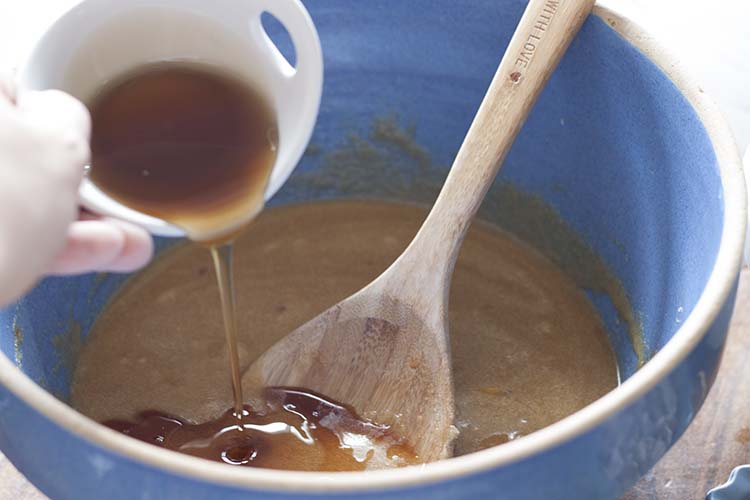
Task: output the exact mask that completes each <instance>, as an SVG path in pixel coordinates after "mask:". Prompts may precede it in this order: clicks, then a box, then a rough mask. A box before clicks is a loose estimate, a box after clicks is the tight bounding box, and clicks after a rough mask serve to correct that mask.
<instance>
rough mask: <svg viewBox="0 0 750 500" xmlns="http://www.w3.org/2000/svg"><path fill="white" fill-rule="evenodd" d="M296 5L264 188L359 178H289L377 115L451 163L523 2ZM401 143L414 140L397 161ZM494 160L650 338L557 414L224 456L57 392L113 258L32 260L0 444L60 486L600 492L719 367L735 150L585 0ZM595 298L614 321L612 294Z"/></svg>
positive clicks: (732, 281) (730, 285)
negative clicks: (315, 466) (567, 231)
mask: <svg viewBox="0 0 750 500" xmlns="http://www.w3.org/2000/svg"><path fill="white" fill-rule="evenodd" d="M307 6H308V8H309V10H310V13H311V15H312V17H313V19H314V20H315V22H316V24H317V27H318V29H319V32H320V35H321V39H322V43H323V49H324V53H325V58H326V59H325V63H326V83H325V91H324V96H323V101H322V108H321V113H320V120H319V123H318V126H317V129H316V132H315V136H314V138H313V144H314V145H315V148H311V151H310V152H309V154H308V155H307V156H306V157H305V159H304V160H303V162H302V164H301V166H300V167H299V168H298V170H297V172H296V173H295V175H294V176H293V179H292V180H291V181H290V184H288V185H287V187H286V188H285V189H283V190H282V191H281V192H280V193H279V194H278V195H277V196H276V197H275V198H274V200H273V203H275V204H284V203H290V202H298V201H306V200H310V199H315V198H321V197H328V198H335V197H343V196H350V195H362V194H367V190H366V189H365V190H364V192H362V191H360V192H354V191H351V190H349V188H347V187H346V186H356V185H357V183H356V182H354V183H348V184H347V183H344V184H343V185H342V186H340V187H339V188H331V189H322V190H321V189H305V188H304V187H305V182H304V181H305V179H309V178H313V177H314V173H315V171H316V169H320V168H324V165H323V164H324V163H325V161H324V160H323V159H322V158H325V157H326V152H330V151H334V150H337V149H340V148H341V147H342V145H344V144H345V143H346V141H347V136H349V135H351V134H352V133H358V134H359V135H360V136H364V137H366V136H367V134H368V133H369V130H370V126H371V123H372V121H373V119H376V118H378V117H382V116H384V115H393V116H395V117H396V120H397V121H400V122H401V123H402V124H413V125H414V127H415V129H414V130H415V134H416V136H415V140H416V142H418V143H420V144H422V145H423V146H424V147H425V148H426V150H427V151H428V152H429V155H430V157H431V163H432V164H433V165H450V163H451V160H452V156H453V155H454V154H455V151H456V150H457V148H458V146H459V144H460V143H461V140H462V138H463V136H464V134H465V132H466V130H467V129H468V126H469V123H470V121H471V119H472V116H473V114H474V112H475V110H476V109H477V106H478V104H479V102H480V100H481V99H482V96H483V94H484V92H485V89H486V87H487V85H488V84H489V82H490V79H491V77H492V75H493V73H494V70H495V68H496V65H497V64H498V62H499V59H500V56H501V55H502V53H503V50H504V47H505V45H506V44H507V42H508V40H509V38H510V35H511V33H512V31H513V28H514V25H515V24H516V22H517V21H518V19H519V18H520V16H521V13H522V11H523V8H524V2H523V1H521V0H474V1H472V2H463V1H455V0H410V1H408V2H404V1H399V0H368V1H367V2H357V3H356V5H355V4H354V3H353V2H351V1H349V0H325V1H323V0H318V1H312V0H311V1H309V2H308V5H307ZM269 29H270V30H271V31H274V30H275V28H274V27H273V26H270V28H269ZM282 45H283V42H282ZM498 119H502V117H498ZM365 149H366V148H365ZM363 151H364V150H363ZM411 153H412V155H413V156H417V157H419V156H420V155H422V153H421V152H419V151H414V150H412V151H411ZM362 154H366V151H364V152H362ZM410 164H411V165H417V166H418V165H419V164H420V162H419V161H417V162H411V163H408V162H404V163H403V165H410ZM341 165H342V166H341V167H340V168H342V169H345V166H343V165H344V163H342V164H341ZM399 165H401V164H399ZM391 167H392V166H391ZM373 168H377V167H373ZM399 168H400V167H399ZM415 168H416V167H415ZM445 168H446V169H447V167H445ZM389 172H390V174H389V176H390V177H392V180H390V182H392V183H393V185H398V184H399V183H403V182H406V180H405V179H411V181H415V180H416V182H417V183H419V182H420V177H419V175H420V171H419V170H415V169H413V168H409V167H407V166H404V167H403V168H401V171H399V172H397V175H392V174H393V172H392V169H391V171H389ZM343 173H345V172H343ZM371 173H372V172H370V174H371ZM306 176H307V177H306ZM310 176H312V177H310ZM294 177H296V178H297V180H296V181H295V179H294ZM376 177H377V175H376ZM500 177H501V180H500V181H499V182H498V184H497V186H496V188H493V189H496V190H499V189H502V186H503V185H504V184H503V183H505V184H510V185H512V186H514V187H515V188H516V189H518V190H520V191H523V192H525V193H528V194H530V195H534V196H537V197H541V198H542V199H543V200H544V201H545V202H546V203H547V204H548V205H549V206H551V207H552V208H554V209H555V210H556V211H557V212H558V213H559V215H560V216H561V217H562V219H564V220H565V221H566V222H567V224H569V225H570V226H571V227H572V228H573V229H575V231H577V232H578V233H579V234H580V235H581V236H582V237H583V238H584V239H585V240H586V242H587V243H588V244H589V245H590V246H591V247H592V248H593V249H594V250H595V251H596V252H597V253H598V254H599V255H600V256H601V257H602V259H603V260H604V261H605V262H606V263H607V265H608V266H609V267H610V269H611V270H612V271H613V273H614V274H615V275H616V276H617V277H618V278H619V279H620V280H621V282H622V284H623V286H624V289H625V292H626V293H627V296H628V298H629V300H630V302H631V304H632V306H633V308H634V310H635V311H636V313H637V316H638V318H639V319H640V322H641V323H642V328H643V334H644V341H645V344H646V347H647V350H648V352H649V353H651V354H652V359H651V360H650V361H649V362H648V363H647V364H646V366H645V367H643V368H642V369H640V370H639V371H637V372H634V373H633V370H632V352H631V354H630V356H628V354H627V352H626V351H627V349H628V348H627V347H626V344H627V342H619V343H618V342H614V344H615V347H616V349H617V351H618V353H617V354H618V358H619V359H620V361H621V369H622V373H623V377H624V378H625V380H624V383H623V384H622V385H621V386H620V387H619V388H617V389H616V390H614V391H612V392H611V393H609V394H607V395H606V396H604V397H603V398H601V399H600V400H598V401H596V402H594V403H593V404H591V405H589V406H588V407H586V408H584V409H583V410H581V411H579V412H577V413H575V414H574V415H571V416H570V417H568V418H565V419H564V420H562V421H560V422H558V423H555V424H554V425H551V426H550V427H547V428H545V429H543V430H541V431H538V432H536V433H533V434H531V435H529V436H526V437H523V438H521V439H519V440H517V441H514V442H511V443H509V444H506V445H502V446H499V447H496V448H491V449H488V450H485V451H482V452H479V453H475V454H471V455H467V456H463V457H458V458H454V459H450V460H446V461H443V462H440V463H434V464H429V465H427V466H424V467H414V468H407V469H402V470H390V471H377V472H368V473H339V474H324V473H296V472H283V471H266V470H239V469H237V468H232V467H227V466H223V465H220V464H214V463H209V462H205V461H201V460H199V459H196V458H191V457H187V456H182V455H177V454H174V453H172V452H169V451H165V450H161V449H157V448H155V447H152V446H148V445H146V444H143V443H140V442H137V441H135V440H131V439H129V438H127V437H125V436H122V435H119V434H117V433H115V432H113V431H110V430H108V429H105V428H103V427H101V426H99V425H97V424H95V423H94V422H92V421H90V420H89V419H87V418H85V417H83V416H82V415H80V414H78V413H76V412H75V411H73V410H72V409H71V408H70V407H68V406H67V405H66V404H65V403H64V400H65V397H66V396H67V394H68V391H69V383H70V376H71V367H72V366H71V359H73V358H74V356H70V355H66V354H65V351H66V346H68V347H70V348H71V349H67V350H68V351H71V350H72V349H73V348H74V347H75V346H76V344H77V343H79V342H80V340H81V339H84V340H85V337H86V335H87V332H88V330H89V328H90V326H91V324H92V322H93V320H94V319H95V318H96V316H97V313H98V312H99V311H100V310H101V308H102V307H103V306H104V304H105V303H106V301H107V299H108V298H109V297H110V296H111V295H112V294H113V293H114V292H115V291H116V290H117V288H118V287H119V286H120V285H121V284H122V281H123V279H124V278H123V277H118V276H107V277H101V276H99V277H97V276H83V277H78V278H70V279H49V280H45V281H44V282H43V283H41V284H40V285H39V286H38V287H37V288H36V289H34V290H33V291H32V292H31V293H30V294H29V295H28V296H27V297H26V298H24V299H23V300H21V301H20V302H18V303H17V304H15V305H13V306H12V307H9V308H7V309H5V310H3V311H0V349H1V350H2V353H3V354H4V356H1V355H0V448H2V451H3V452H4V453H5V454H6V455H7V456H8V457H9V459H10V460H11V461H12V462H13V463H14V464H15V465H16V466H17V467H18V469H20V470H21V472H23V473H24V474H25V475H26V476H27V477H28V478H29V479H30V480H31V481H32V482H33V483H34V484H36V485H37V486H38V487H39V488H40V489H41V490H42V491H43V492H45V493H47V494H48V495H49V496H51V497H52V498H55V499H74V500H84V499H92V500H99V499H102V498H107V499H112V500H115V499H123V500H132V499H134V498H141V499H170V498H180V499H187V498H191V499H209V498H222V499H245V500H247V499H257V498H275V499H302V498H320V497H321V496H325V497H333V498H350V499H355V498H356V499H363V498H388V499H406V498H409V499H421V498H423V499H476V498H498V499H512V500H539V499H558V500H561V499H575V500H580V499H614V498H617V497H618V496H619V495H621V494H622V493H623V492H624V491H625V490H626V489H627V488H628V487H629V486H630V485H632V484H633V483H634V482H635V481H636V480H637V479H638V478H639V477H640V476H641V475H642V474H644V473H645V472H646V471H647V470H648V469H649V468H650V467H651V466H652V465H653V464H654V463H655V462H656V461H657V460H658V459H659V458H660V457H661V456H662V455H663V454H664V453H665V452H666V451H667V450H668V449H669V447H670V446H671V445H672V444H673V443H674V442H675V441H676V440H677V439H678V438H679V437H680V435H681V434H682V433H683V431H684V430H685V428H686V427H687V426H688V424H689V423H690V421H691V420H692V419H693V417H694V415H695V413H696V412H697V411H698V409H699V408H700V406H701V403H702V402H703V400H704V398H705V396H706V393H707V391H708V390H709V388H710V387H711V384H712V382H713V379H714V376H715V374H716V370H717V365H718V363H719V358H720V357H721V352H722V347H723V345H724V340H725V335H726V331H727V324H728V322H729V317H730V314H731V310H732V306H733V302H734V293H735V286H736V280H737V276H738V272H739V264H740V255H741V248H742V242H743V238H744V228H745V220H746V217H745V190H744V181H743V178H742V171H741V168H740V162H739V159H738V155H737V154H736V151H735V150H734V145H733V143H732V140H731V138H730V136H729V134H728V133H727V130H726V128H725V126H724V124H723V122H722V121H721V119H720V118H719V117H718V116H717V114H716V112H715V111H714V108H713V107H712V105H711V104H710V103H709V102H708V101H707V99H706V98H705V97H704V96H703V95H702V91H701V90H700V88H698V87H697V86H696V85H695V84H693V83H691V82H690V81H689V80H688V79H686V78H685V77H684V76H683V74H682V72H681V70H680V68H679V65H678V64H677V63H676V62H675V61H674V60H673V59H671V58H670V57H669V56H668V55H665V54H664V53H662V52H661V51H660V50H659V49H658V47H656V46H655V45H654V44H653V43H652V40H651V38H650V37H649V36H648V35H647V34H645V33H643V32H642V31H641V30H640V29H639V28H638V27H637V26H634V25H632V24H631V23H629V22H628V21H627V20H626V19H623V18H622V17H620V16H618V15H616V14H614V13H612V12H609V11H606V10H604V9H601V8H598V9H597V11H596V12H595V15H593V16H591V17H590V18H589V19H588V20H587V21H586V23H585V25H584V26H583V29H582V31H581V33H580V34H579V35H578V37H577V38H576V40H575V41H574V42H573V44H572V46H571V48H570V50H569V52H568V53H567V54H566V56H565V57H564V59H563V61H562V63H561V65H560V67H559V68H558V70H557V71H556V73H555V74H554V76H553V77H552V79H551V81H550V83H549V86H548V87H547V89H546V90H545V91H544V93H543V94H542V96H541V99H540V100H539V103H538V104H537V106H536V108H535V109H534V111H533V112H532V114H531V116H530V118H529V120H528V122H527V124H526V126H525V127H524V129H523V131H522V132H521V134H520V137H519V138H518V141H517V143H516V144H515V146H514V147H513V150H512V151H511V153H510V155H509V157H508V159H507V161H506V163H505V166H504V168H503V170H502V171H501V175H500ZM360 180H361V182H360V183H359V185H360V187H361V185H362V184H364V185H365V187H366V186H367V183H368V182H369V181H368V179H367V178H362V179H360ZM295 186H296V187H295ZM352 189H354V188H352ZM490 215H491V214H490ZM490 218H491V217H490ZM596 303H597V306H598V307H599V308H600V312H601V313H602V316H603V318H604V320H605V321H606V322H607V323H608V324H609V325H610V326H611V328H612V329H613V331H615V332H616V331H618V327H617V318H616V315H615V314H614V313H613V312H612V311H613V309H612V307H611V306H608V305H607V301H605V300H597V302H596ZM620 329H621V328H620ZM18 332H22V333H23V339H21V338H20V335H18ZM63 332H66V333H65V334H64V335H62V337H61V336H60V334H61V333H63ZM56 335H57V337H55V336H56ZM55 339H57V340H56V341H55V342H53V340H55ZM628 359H630V360H631V361H628ZM19 368H20V369H19ZM53 394H54V396H53Z"/></svg>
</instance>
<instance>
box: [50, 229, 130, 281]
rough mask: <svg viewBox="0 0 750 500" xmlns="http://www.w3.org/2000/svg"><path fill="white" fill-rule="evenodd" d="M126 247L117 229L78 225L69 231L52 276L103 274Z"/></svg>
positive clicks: (123, 238)
mask: <svg viewBox="0 0 750 500" xmlns="http://www.w3.org/2000/svg"><path fill="white" fill-rule="evenodd" d="M124 247H125V236H124V235H123V233H122V230H120V228H118V227H115V226H112V225H111V224H107V223H105V222H102V221H77V222H74V223H73V224H71V225H70V227H69V228H68V234H67V241H66V244H65V249H64V250H63V251H62V253H61V254H60V255H58V256H57V259H56V260H55V262H54V263H53V264H52V269H51V270H50V273H51V274H81V273H87V272H91V271H101V270H104V269H105V268H106V267H107V265H109V263H110V262H112V261H113V260H115V259H116V258H117V257H118V256H119V255H120V253H122V250H123V248H124Z"/></svg>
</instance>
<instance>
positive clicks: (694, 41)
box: [0, 0, 750, 151]
mask: <svg viewBox="0 0 750 500" xmlns="http://www.w3.org/2000/svg"><path fill="white" fill-rule="evenodd" d="M74 3H75V0H16V1H12V0H0V33H2V41H3V43H0V70H1V69H5V68H8V67H9V66H12V65H14V63H15V62H16V61H17V60H18V58H19V54H22V53H24V50H25V48H26V47H28V46H29V45H30V44H31V43H32V42H33V41H34V40H35V39H36V38H37V37H38V34H39V32H40V31H41V30H43V29H44V27H45V26H47V25H48V24H50V23H51V22H52V21H53V20H54V19H55V18H57V17H58V16H59V15H60V13H62V12H64V11H65V10H67V9H68V8H69V7H70V6H71V5H73V4H74ZM599 3H600V4H601V5H604V6H607V7H610V8H612V9H615V10H618V11H620V12H623V13H625V14H627V15H628V16H629V17H631V18H633V19H635V20H636V21H637V22H639V23H640V24H641V25H643V26H644V27H645V28H646V29H647V30H648V31H649V32H651V33H652V34H654V35H655V36H656V38H657V39H658V40H659V41H660V42H661V43H662V44H663V45H664V46H665V47H666V48H668V49H670V50H671V51H672V52H673V53H675V54H677V55H678V56H679V58H680V59H681V60H682V62H683V63H684V64H685V65H686V66H687V67H688V68H689V70H690V71H691V72H692V73H693V75H695V76H696V77H697V79H698V81H699V83H700V84H701V85H702V87H703V88H704V90H706V91H707V92H708V94H709V95H710V96H712V97H713V98H714V100H716V101H717V102H718V103H719V106H720V107H721V109H722V110H723V112H724V115H725V116H726V117H727V119H728V121H729V122H730V125H731V127H732V130H733V131H734V134H735V137H736V139H737V144H738V146H739V148H740V151H745V149H746V148H747V147H748V146H749V145H750V98H749V97H748V95H747V94H748V92H749V91H750V29H748V20H750V1H749V0H599ZM470 5H471V1H470V0H469V1H466V6H467V8H470ZM7 40H12V41H13V43H10V44H9V43H7ZM499 56H500V54H498V57H499Z"/></svg>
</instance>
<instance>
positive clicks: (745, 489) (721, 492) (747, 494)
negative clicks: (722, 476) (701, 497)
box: [706, 465, 750, 500]
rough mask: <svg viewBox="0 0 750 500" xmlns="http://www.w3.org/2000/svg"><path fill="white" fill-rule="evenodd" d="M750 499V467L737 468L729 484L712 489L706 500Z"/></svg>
mask: <svg viewBox="0 0 750 500" xmlns="http://www.w3.org/2000/svg"><path fill="white" fill-rule="evenodd" d="M748 498H750V465H741V466H739V467H735V468H734V470H732V473H731V474H729V479H727V482H726V483H724V484H722V485H721V486H717V487H716V488H714V489H712V490H711V491H709V492H708V495H706V500H747V499H748Z"/></svg>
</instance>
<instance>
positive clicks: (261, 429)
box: [105, 388, 417, 471]
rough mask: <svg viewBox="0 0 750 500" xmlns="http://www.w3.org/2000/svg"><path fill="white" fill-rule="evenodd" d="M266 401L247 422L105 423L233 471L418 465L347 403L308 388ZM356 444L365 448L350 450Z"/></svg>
mask: <svg viewBox="0 0 750 500" xmlns="http://www.w3.org/2000/svg"><path fill="white" fill-rule="evenodd" d="M264 396H265V403H266V404H265V405H263V408H260V409H254V408H250V407H247V406H246V407H245V408H244V410H243V414H242V417H241V418H237V416H236V414H235V412H234V411H228V412H226V413H225V414H224V415H222V416H221V417H219V418H218V419H216V420H214V421H211V422H206V423H202V424H190V423H187V422H185V421H183V420H182V419H180V418H179V417H175V416H172V415H167V414H164V413H160V412H156V411H146V412H142V413H141V414H140V415H138V417H137V419H136V420H135V421H133V422H128V421H120V420H114V421H109V422H105V425H107V426H108V427H111V428H112V429H115V430H117V431H120V432H122V433H124V434H126V435H129V436H131V437H133V438H136V439H140V440H141V441H144V442H147V443H150V444H153V445H156V446H159V447H162V448H167V449H170V450H174V451H179V452H182V453H186V454H189V455H193V456H196V457H201V458H205V459H208V460H213V461H216V462H223V463H227V464H230V465H240V466H251V467H265V468H272V469H289V470H310V471H341V470H363V469H365V468H366V467H367V465H368V462H370V461H371V460H379V461H380V462H387V466H391V467H393V466H403V465H409V464H413V463H417V457H416V456H415V454H414V452H413V451H412V450H411V448H409V447H408V446H406V445H405V444H404V443H403V442H402V440H401V439H400V438H399V437H398V436H397V435H396V434H395V433H393V432H392V431H391V429H390V428H389V427H388V426H385V425H379V424H374V423H372V422H369V421H367V420H364V419H362V418H360V417H359V416H358V415H357V414H356V413H355V412H354V410H353V409H351V408H349V407H347V406H345V405H342V404H340V403H337V402H335V401H332V400H330V399H327V398H325V397H324V396H321V395H319V394H315V393H313V392H311V391H307V390H305V389H294V388H267V389H266V390H265V394H264ZM347 435H348V436H350V437H351V436H357V438H355V441H352V440H351V438H347ZM361 438H365V439H366V440H367V442H364V441H363V440H362V439H361ZM352 442H354V443H358V444H355V446H353V447H352V446H348V445H347V444H349V445H351V443H352ZM363 443H364V444H363ZM353 448H356V449H353ZM378 453H380V456H379V458H378V457H376V455H377V454H378Z"/></svg>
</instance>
